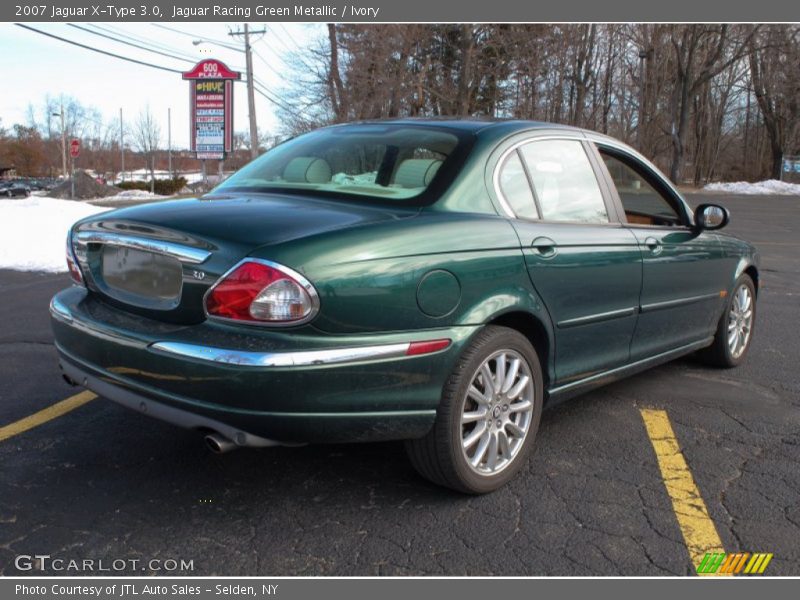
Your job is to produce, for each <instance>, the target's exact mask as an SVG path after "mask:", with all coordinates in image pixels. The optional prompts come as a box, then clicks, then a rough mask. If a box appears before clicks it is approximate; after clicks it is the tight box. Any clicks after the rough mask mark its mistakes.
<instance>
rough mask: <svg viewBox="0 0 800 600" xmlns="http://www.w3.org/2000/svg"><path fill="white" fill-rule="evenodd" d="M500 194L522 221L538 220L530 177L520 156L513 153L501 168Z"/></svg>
mask: <svg viewBox="0 0 800 600" xmlns="http://www.w3.org/2000/svg"><path fill="white" fill-rule="evenodd" d="M499 183H500V192H502V194H503V197H504V198H505V199H506V202H508V205H509V206H510V207H511V210H512V211H514V214H515V215H516V216H517V217H519V218H520V219H538V218H539V213H538V212H537V211H536V203H535V202H534V200H533V193H532V192H531V186H530V184H529V183H528V176H527V175H526V174H525V168H524V167H523V166H522V161H521V160H520V158H519V154H517V153H516V152H512V153H511V154H509V155H508V158H506V160H505V162H504V163H503V166H502V167H501V168H500V180H499Z"/></svg>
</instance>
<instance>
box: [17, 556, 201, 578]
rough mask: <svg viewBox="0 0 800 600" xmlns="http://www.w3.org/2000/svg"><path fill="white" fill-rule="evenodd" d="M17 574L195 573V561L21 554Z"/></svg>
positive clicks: (18, 557)
mask: <svg viewBox="0 0 800 600" xmlns="http://www.w3.org/2000/svg"><path fill="white" fill-rule="evenodd" d="M14 566H15V567H16V568H17V570H19V571H54V572H59V573H61V572H71V573H83V572H92V573H119V572H123V571H128V572H130V571H133V572H137V571H138V572H142V571H145V572H147V571H151V572H174V571H194V560H183V559H174V558H151V559H149V560H142V559H139V558H115V559H111V560H109V559H103V558H99V559H98V558H60V557H53V556H51V555H50V554H20V555H19V556H17V557H16V559H14Z"/></svg>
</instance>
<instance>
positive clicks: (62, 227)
mask: <svg viewBox="0 0 800 600" xmlns="http://www.w3.org/2000/svg"><path fill="white" fill-rule="evenodd" d="M106 210H109V209H108V208H102V207H99V206H90V205H88V204H84V203H83V202H74V201H71V200H55V199H52V198H37V197H35V196H31V197H30V198H25V199H24V200H1V201H0V269H14V270H16V271H46V272H48V273H60V272H62V271H66V270H67V264H66V262H65V258H64V248H65V244H66V239H67V231H69V228H70V225H72V224H73V223H74V222H75V221H77V220H78V219H82V218H83V217H87V216H89V215H92V214H96V213H100V212H103V211H106Z"/></svg>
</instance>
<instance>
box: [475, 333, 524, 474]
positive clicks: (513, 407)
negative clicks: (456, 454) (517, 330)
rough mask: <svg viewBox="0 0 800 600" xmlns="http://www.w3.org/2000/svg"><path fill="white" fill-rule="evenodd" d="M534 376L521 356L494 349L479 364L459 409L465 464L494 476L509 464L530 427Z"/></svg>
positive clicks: (477, 471) (507, 350)
mask: <svg viewBox="0 0 800 600" xmlns="http://www.w3.org/2000/svg"><path fill="white" fill-rule="evenodd" d="M534 396H535V394H534V381H533V376H532V374H531V368H530V366H529V365H528V362H527V361H526V360H525V358H524V357H523V356H522V355H521V354H519V353H518V352H516V351H514V350H510V349H506V350H499V351H497V352H495V353H494V354H492V355H491V356H489V358H487V359H486V360H484V361H483V363H481V365H480V367H478V369H477V371H475V373H474V375H473V376H472V380H471V382H470V384H469V387H468V388H467V393H466V395H465V397H464V402H463V408H462V412H461V451H462V453H463V456H464V458H465V459H466V462H467V465H469V467H470V469H472V470H473V471H474V472H476V473H478V474H480V475H495V474H497V473H499V472H500V471H502V470H503V469H505V468H506V467H507V466H508V465H510V464H511V463H512V461H513V460H514V458H515V457H516V456H517V454H518V453H519V452H520V450H521V449H522V447H523V445H524V443H525V438H526V436H527V435H528V431H529V430H530V428H531V421H532V415H533V408H534V402H535V401H536V398H535V397H534Z"/></svg>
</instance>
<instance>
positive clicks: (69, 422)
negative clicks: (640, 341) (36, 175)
mask: <svg viewBox="0 0 800 600" xmlns="http://www.w3.org/2000/svg"><path fill="white" fill-rule="evenodd" d="M701 198H702V200H703V201H718V202H720V203H723V204H725V205H726V206H727V207H728V208H729V209H730V210H731V213H732V223H731V225H730V226H729V231H730V232H733V233H735V234H737V235H740V236H742V237H745V238H746V239H749V240H750V241H753V242H754V243H755V244H756V245H757V246H758V248H759V251H760V253H761V256H762V273H761V276H762V288H761V292H760V297H759V303H758V310H759V314H758V321H757V324H756V331H755V339H754V342H753V347H752V348H751V351H750V355H749V357H748V360H747V362H746V364H745V365H744V366H742V367H740V368H738V369H735V370H714V369H709V368H706V367H704V366H702V365H700V364H699V363H697V362H695V361H694V360H692V359H691V358H689V359H684V360H680V361H677V362H674V363H671V364H668V365H665V366H663V367H660V368H657V369H654V370H651V371H648V372H646V373H643V374H641V375H638V376H636V377H633V378H631V379H628V380H625V381H622V382H618V383H616V384H613V385H611V386H609V387H606V388H604V389H601V390H599V391H595V392H593V393H590V394H588V395H585V396H582V397H580V398H577V399H574V400H572V401H569V402H568V403H565V404H562V405H560V406H557V407H554V408H553V409H551V410H548V411H545V414H544V416H543V419H542V425H541V430H540V433H539V438H538V440H537V447H536V451H535V453H534V454H533V456H532V458H531V460H530V462H529V464H528V465H527V468H526V469H525V471H524V472H523V473H522V474H521V476H519V477H517V478H516V479H515V480H514V481H513V482H512V483H511V484H510V485H508V486H507V487H505V488H504V489H501V490H500V491H498V492H496V493H494V494H491V495H488V496H484V497H465V496H461V495H457V494H454V493H452V492H449V491H447V490H443V489H440V488H437V487H435V486H433V485H431V484H428V483H427V482H426V481H424V480H422V479H421V478H420V477H418V476H417V475H416V473H415V472H414V471H413V470H412V468H411V466H410V464H409V463H408V462H407V460H406V458H405V454H404V452H403V448H402V445H400V444H395V443H387V444H375V445H341V446H309V447H304V448H278V449H266V450H240V451H237V452H232V453H229V454H225V455H221V456H217V455H213V454H211V453H209V452H208V451H207V450H206V449H205V447H204V446H203V444H202V442H201V438H200V436H199V435H197V434H195V433H193V432H189V431H183V430H180V429H177V428H174V427H172V426H170V425H166V424H163V423H160V422H158V421H155V420H152V419H150V418H148V417H146V416H143V415H139V414H135V413H133V412H130V411H128V410H126V409H124V408H122V407H119V406H117V405H115V404H113V403H111V402H108V401H105V400H103V399H95V400H91V401H89V402H87V403H86V404H84V405H82V406H80V407H79V408H76V409H74V410H71V411H69V412H67V413H66V414H64V415H63V416H60V417H58V418H54V419H51V420H49V421H47V422H44V423H42V424H41V425H39V426H37V427H34V428H32V429H30V430H28V431H25V432H23V433H19V434H16V435H12V436H10V437H7V439H4V440H2V441H0V472H1V473H2V477H0V575H24V574H42V573H41V572H40V571H20V570H18V569H17V568H16V567H15V557H17V556H18V555H28V554H30V555H33V554H45V555H50V556H51V557H53V558H56V557H60V558H64V559H78V560H80V559H103V560H104V561H108V562H109V563H110V562H111V561H112V560H115V559H137V560H141V561H144V562H146V561H148V560H150V559H161V560H162V561H164V560H166V559H176V560H179V561H180V560H181V559H182V560H185V561H189V560H190V561H192V563H193V570H188V569H184V570H180V569H179V570H177V571H173V572H170V574H193V575H215V574H224V575H619V574H624V575H685V574H691V573H694V566H693V564H692V561H691V559H690V553H689V551H688V550H687V543H686V538H685V535H684V533H682V529H681V525H680V524H679V519H678V518H677V515H676V509H675V507H674V506H673V502H672V501H671V498H670V494H669V493H668V491H667V487H666V485H665V480H664V477H663V476H662V472H661V470H660V469H659V463H658V461H657V457H656V454H655V452H654V446H653V444H652V443H651V439H650V438H649V437H648V430H647V428H646V427H645V423H644V421H643V418H642V413H641V410H642V409H658V410H664V411H666V414H667V415H668V417H669V422H670V423H671V426H672V429H673V431H674V435H675V438H676V439H677V441H678V443H679V445H680V448H681V450H682V453H683V456H684V457H685V461H686V464H687V465H688V469H689V470H690V472H691V475H692V476H693V480H694V482H695V483H696V487H697V489H698V490H699V492H700V494H701V496H702V499H703V500H704V502H705V505H706V506H707V511H708V516H709V518H710V521H711V522H712V523H713V526H714V528H715V529H716V532H717V533H718V536H719V539H720V541H721V542H722V545H723V547H724V550H725V551H727V552H749V553H753V552H768V553H773V554H774V557H773V559H772V561H771V563H770V564H769V568H768V570H767V571H766V574H767V575H800V544H798V539H800V412H798V408H800V369H798V356H800V341H798V338H799V336H798V317H800V305H799V304H798V301H799V299H800V261H798V256H800V238H799V237H798V232H800V198H798V197H758V196H740V197H727V196H722V195H715V196H713V197H712V196H702V197H700V196H696V197H693V198H691V200H692V201H700V200H701ZM67 284H68V282H67V278H66V275H57V276H52V275H41V274H32V273H17V272H10V271H0V289H1V290H2V291H3V302H2V304H0V322H2V326H1V327H0V427H3V426H4V425H8V424H12V423H15V422H18V421H19V420H21V419H24V418H26V417H28V416H29V415H32V414H34V413H36V412H37V411H40V410H42V409H45V408H47V407H48V406H51V405H54V404H55V403H57V402H59V401H61V400H64V399H66V398H68V397H71V396H74V395H75V394H77V393H78V392H79V391H80V390H77V389H75V388H71V387H69V386H68V385H67V384H66V383H64V382H63V381H62V379H61V377H60V375H59V371H58V368H57V364H56V355H55V350H54V348H53V346H52V336H51V333H50V327H49V320H48V311H47V306H48V302H49V299H50V297H51V296H52V295H53V294H54V293H55V292H56V291H58V290H59V289H61V288H63V287H65V286H66V285H67ZM153 572H154V571H153V570H147V571H146V572H145V573H146V574H150V573H153ZM126 573H128V574H143V573H141V572H139V571H138V569H129V570H126V571H122V572H119V573H108V572H105V573H98V574H105V575H107V574H126ZM160 573H162V574H164V571H161V572H160ZM45 574H64V575H67V574H76V575H79V574H80V575H86V574H92V573H91V572H56V571H53V570H48V571H46V572H45ZM155 574H159V572H157V571H156V572H155Z"/></svg>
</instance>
